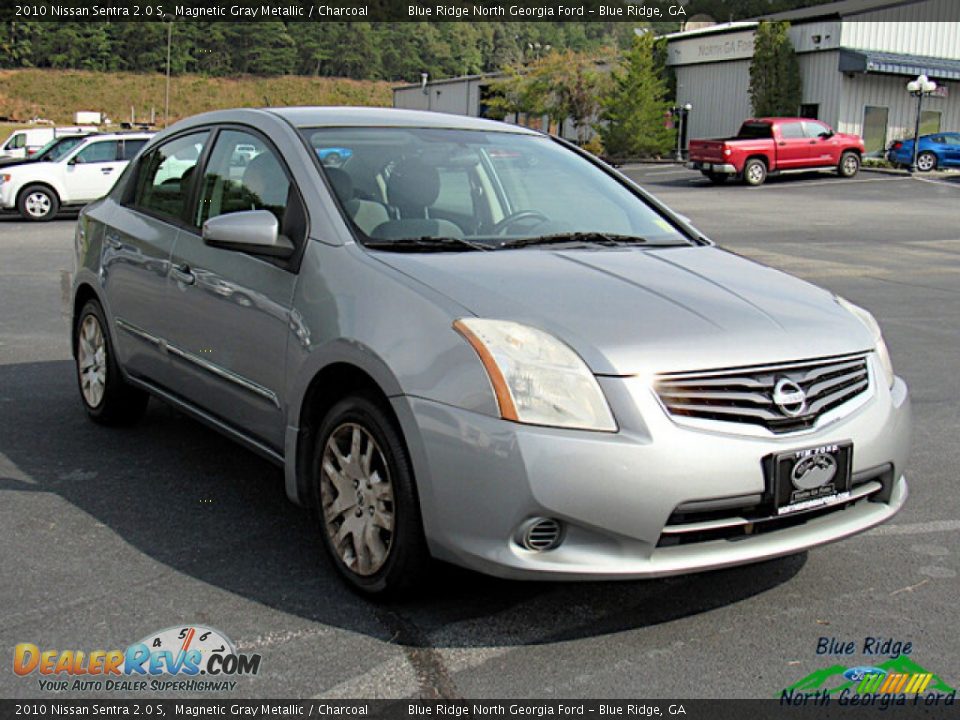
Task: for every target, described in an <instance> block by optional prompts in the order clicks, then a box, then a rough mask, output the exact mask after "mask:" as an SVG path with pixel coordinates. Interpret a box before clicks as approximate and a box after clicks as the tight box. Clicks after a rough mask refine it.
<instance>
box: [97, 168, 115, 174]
mask: <svg viewBox="0 0 960 720" xmlns="http://www.w3.org/2000/svg"><path fill="white" fill-rule="evenodd" d="M100 172H102V173H103V174H104V175H109V174H110V173H112V172H113V168H100Z"/></svg>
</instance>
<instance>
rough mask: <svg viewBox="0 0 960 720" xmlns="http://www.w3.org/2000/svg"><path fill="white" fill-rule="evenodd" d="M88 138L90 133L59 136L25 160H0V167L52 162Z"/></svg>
mask: <svg viewBox="0 0 960 720" xmlns="http://www.w3.org/2000/svg"><path fill="white" fill-rule="evenodd" d="M87 137H90V133H85V134H83V135H60V136H58V137H55V138H54V139H53V140H51V141H50V142H48V143H47V144H46V145H44V146H43V147H42V148H40V149H39V150H37V152H35V153H34V154H33V155H31V156H30V157H26V158H12V157H8V158H0V167H10V166H11V165H26V164H29V163H36V162H54V161H56V160H59V159H60V158H61V157H63V156H64V155H65V154H66V153H68V152H69V151H70V150H72V149H73V148H75V147H76V146H77V145H79V144H80V143H81V142H83V140H84V138H87Z"/></svg>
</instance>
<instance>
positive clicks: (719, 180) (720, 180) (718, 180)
mask: <svg viewBox="0 0 960 720" xmlns="http://www.w3.org/2000/svg"><path fill="white" fill-rule="evenodd" d="M700 172H701V173H703V176H704V177H705V178H706V179H707V180H709V181H710V182H712V183H713V184H714V185H723V184H724V183H725V182H726V181H727V180H728V179H729V178H730V176H729V175H727V174H726V173H718V172H711V171H707V170H701V171H700Z"/></svg>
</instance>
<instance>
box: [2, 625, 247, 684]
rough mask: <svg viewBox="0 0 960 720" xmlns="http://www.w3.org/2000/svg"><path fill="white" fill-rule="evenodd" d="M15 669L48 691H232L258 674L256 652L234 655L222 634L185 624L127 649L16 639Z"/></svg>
mask: <svg viewBox="0 0 960 720" xmlns="http://www.w3.org/2000/svg"><path fill="white" fill-rule="evenodd" d="M13 671H14V672H15V673H16V674H17V675H19V676H21V677H31V676H35V677H37V682H38V685H39V688H40V690H44V691H47V692H63V691H67V690H71V691H76V690H80V691H95V692H143V691H150V692H157V691H165V690H166V691H181V692H215V691H220V692H223V691H231V690H233V689H234V688H235V687H236V685H237V681H236V680H234V679H233V678H235V677H238V676H250V675H256V674H257V673H258V672H259V671H260V656H259V655H255V654H244V653H238V652H237V649H236V647H235V646H234V644H233V642H232V641H231V640H230V639H229V638H228V637H227V636H226V635H224V634H223V633H221V632H219V631H218V630H214V629H213V628H209V627H204V626H203V625H184V626H177V627H170V628H166V629H165V630H160V631H159V632H156V633H151V634H150V635H147V636H146V637H145V638H143V639H142V640H140V641H139V642H135V643H133V644H132V645H130V646H128V647H127V648H126V650H91V651H83V650H55V649H41V648H40V647H38V646H37V645H35V644H33V643H20V644H18V645H17V646H16V647H15V648H14V651H13Z"/></svg>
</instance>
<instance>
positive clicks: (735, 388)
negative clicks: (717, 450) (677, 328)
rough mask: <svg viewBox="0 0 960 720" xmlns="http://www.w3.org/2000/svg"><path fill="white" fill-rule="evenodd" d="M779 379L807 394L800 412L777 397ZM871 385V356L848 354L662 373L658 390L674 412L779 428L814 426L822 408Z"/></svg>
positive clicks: (683, 415) (852, 395) (860, 391)
mask: <svg viewBox="0 0 960 720" xmlns="http://www.w3.org/2000/svg"><path fill="white" fill-rule="evenodd" d="M781 380H789V381H791V382H792V383H794V384H795V385H796V386H798V387H799V388H800V389H801V390H802V391H803V393H804V396H805V397H806V403H805V406H804V408H803V409H802V410H801V411H800V412H799V414H793V415H792V414H790V413H789V412H788V411H787V410H785V409H784V408H781V407H779V406H778V405H777V404H776V403H775V401H774V389H775V387H776V385H777V383H778V382H780V381H781ZM869 385H870V380H869V376H868V371H867V355H866V354H864V353H859V354H857V355H844V356H840V357H832V358H817V359H813V360H808V361H798V362H789V363H782V364H780V365H757V366H753V367H743V368H725V369H722V370H705V371H702V372H684V373H672V374H662V375H659V376H658V377H657V379H656V382H655V386H654V389H655V391H656V393H657V395H658V396H659V397H660V401H661V402H662V403H663V404H664V406H665V407H666V409H667V411H668V412H669V413H670V414H671V415H675V416H682V417H693V418H703V419H707V420H718V421H723V422H735V423H749V424H754V425H762V426H763V427H766V428H767V429H769V430H771V431H773V432H777V433H781V432H791V431H794V430H798V429H803V428H807V427H810V426H811V425H813V424H814V423H815V422H816V421H817V419H818V418H819V417H820V416H821V415H823V414H824V413H826V412H828V411H830V410H832V409H833V408H835V407H839V406H840V405H842V404H844V403H846V402H848V401H850V400H852V399H853V398H855V397H857V396H858V395H860V394H861V393H863V392H864V391H865V390H866V389H867V388H868V387H869Z"/></svg>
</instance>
